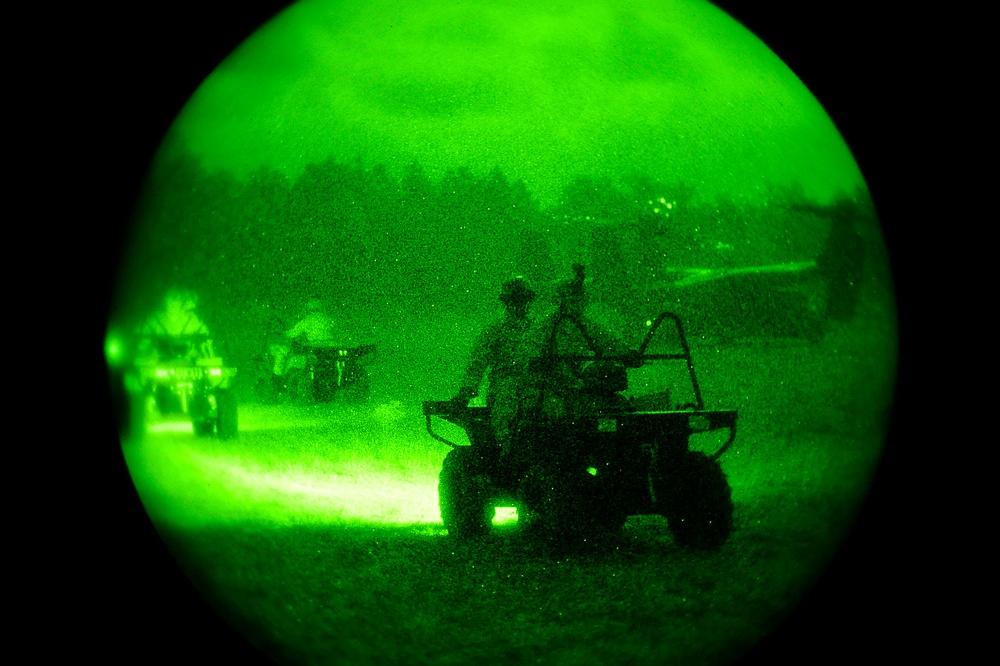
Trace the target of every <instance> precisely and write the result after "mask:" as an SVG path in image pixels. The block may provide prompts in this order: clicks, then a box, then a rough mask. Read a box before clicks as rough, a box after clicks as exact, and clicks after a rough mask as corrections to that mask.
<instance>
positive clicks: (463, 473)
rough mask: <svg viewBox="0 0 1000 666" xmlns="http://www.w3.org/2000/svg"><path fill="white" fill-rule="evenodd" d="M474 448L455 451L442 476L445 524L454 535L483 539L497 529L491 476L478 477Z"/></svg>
mask: <svg viewBox="0 0 1000 666" xmlns="http://www.w3.org/2000/svg"><path fill="white" fill-rule="evenodd" d="M475 463H476V455H475V452H474V451H473V450H472V447H468V446H464V447H460V448H456V449H452V450H451V451H450V452H449V453H448V455H446V456H445V458H444V463H443V464H442V465H441V475H440V476H439V477H438V506H439V507H440V509H441V522H442V523H444V526H445V528H447V530H448V534H451V535H453V536H463V537H468V536H483V535H486V534H489V532H490V529H491V528H492V527H493V513H494V507H493V504H492V502H491V501H490V499H491V497H490V481H489V477H487V476H485V475H483V474H477V471H479V470H477V469H476V467H477V465H476V464H475Z"/></svg>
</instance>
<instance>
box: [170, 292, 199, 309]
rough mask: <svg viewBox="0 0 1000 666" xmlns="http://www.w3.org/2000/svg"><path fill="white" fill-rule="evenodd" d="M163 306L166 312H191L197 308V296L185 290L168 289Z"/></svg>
mask: <svg viewBox="0 0 1000 666" xmlns="http://www.w3.org/2000/svg"><path fill="white" fill-rule="evenodd" d="M163 304H164V307H165V308H166V309H167V310H174V311H178V312H193V311H194V310H195V309H197V307H198V295H197V294H195V293H194V292H193V291H190V290H187V289H170V290H169V291H168V292H167V295H166V296H165V297H164V299H163Z"/></svg>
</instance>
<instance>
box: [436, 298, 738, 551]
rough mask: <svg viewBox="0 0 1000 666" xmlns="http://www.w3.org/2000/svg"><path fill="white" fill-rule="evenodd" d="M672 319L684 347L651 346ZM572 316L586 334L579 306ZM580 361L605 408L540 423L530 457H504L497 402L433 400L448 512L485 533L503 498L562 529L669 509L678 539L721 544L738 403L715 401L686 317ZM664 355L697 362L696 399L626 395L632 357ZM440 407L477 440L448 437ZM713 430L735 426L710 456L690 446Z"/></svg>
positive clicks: (538, 526) (456, 528)
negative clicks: (443, 447)
mask: <svg viewBox="0 0 1000 666" xmlns="http://www.w3.org/2000/svg"><path fill="white" fill-rule="evenodd" d="M667 321H669V322H671V323H673V324H674V325H675V327H676V334H677V339H678V341H679V345H678V346H679V347H680V350H679V351H678V352H676V353H665V354H653V353H648V348H649V345H650V342H651V341H652V340H653V339H654V336H656V334H657V333H658V331H659V329H660V328H661V324H663V323H664V322H667ZM563 323H565V324H566V326H567V327H568V328H573V327H574V326H575V327H576V328H578V330H579V331H580V332H581V333H582V332H583V328H582V326H581V325H580V323H579V321H576V320H574V318H573V317H571V316H566V317H565V321H564V322H563ZM584 337H586V336H584ZM637 359H638V361H639V363H636V362H635V361H636V360H637ZM549 360H550V361H551V360H559V359H558V358H556V359H549ZM572 360H574V361H582V362H583V367H584V373H583V374H582V376H581V378H582V379H583V389H582V391H583V392H585V393H587V394H588V395H589V396H593V397H594V398H595V399H596V403H595V404H598V405H600V407H598V408H597V409H596V410H595V411H594V413H593V414H592V416H588V417H587V418H583V419H578V420H577V422H575V423H574V424H573V425H572V426H566V425H565V424H563V425H561V426H558V427H553V426H552V425H547V424H546V423H545V422H544V420H543V419H538V420H536V421H534V422H532V421H529V422H528V425H527V427H526V428H523V429H522V434H521V437H523V438H526V440H527V441H526V442H525V444H527V446H525V447H524V449H525V450H528V451H530V452H531V454H530V456H529V458H530V459H529V460H527V461H524V462H523V464H510V463H509V462H508V461H506V460H504V459H503V457H502V456H501V450H500V447H499V445H498V444H497V442H496V440H495V438H494V436H493V432H492V428H491V425H490V418H489V413H488V409H487V408H486V407H477V406H468V405H464V404H460V403H458V402H455V401H450V400H449V401H428V402H424V403H423V411H424V415H425V418H426V422H427V430H428V433H429V434H430V435H431V436H432V437H434V438H435V439H437V440H438V441H441V442H444V443H445V444H448V445H449V446H451V447H452V451H450V452H449V453H448V455H447V456H446V457H445V460H444V463H443V465H442V469H441V474H440V477H439V485H438V494H439V505H440V509H441V519H442V522H443V523H444V526H445V527H446V528H447V529H448V532H449V534H452V535H458V536H477V535H485V534H487V533H488V532H489V531H490V529H491V528H492V520H493V515H494V512H495V508H496V507H498V506H503V507H510V506H513V507H516V508H517V512H518V522H519V523H520V522H522V521H524V523H526V526H527V527H528V528H529V529H532V530H538V531H540V532H542V533H545V534H547V535H549V536H552V537H556V538H562V537H574V536H580V535H585V534H593V533H595V532H597V533H600V532H604V533H608V532H614V531H617V530H620V529H621V527H622V526H623V525H624V523H625V520H626V519H627V517H628V516H632V515H642V514H659V515H662V516H665V517H666V519H667V523H668V526H669V529H670V531H671V533H672V534H673V537H674V540H675V541H676V542H677V543H678V544H680V545H682V546H687V547H692V548H699V549H706V550H715V549H718V548H720V547H722V545H723V544H725V542H726V541H727V540H728V538H729V534H730V531H731V529H732V524H733V502H732V491H731V488H730V485H729V483H728V481H727V479H726V477H725V474H724V472H723V471H722V467H721V465H720V464H719V458H720V457H721V456H722V455H723V453H725V451H726V450H727V449H728V448H729V447H730V446H731V445H732V443H733V440H734V439H735V437H736V417H737V413H736V411H735V410H709V409H705V406H704V404H703V402H702V398H701V390H700V387H699V385H698V380H697V377H696V375H695V370H694V363H693V361H692V358H691V352H690V348H689V347H688V344H687V340H686V338H685V336H684V330H683V327H682V325H681V321H680V319H679V318H678V317H677V316H676V315H674V314H673V313H670V312H664V313H662V314H661V315H660V316H659V317H657V319H656V320H655V321H654V322H651V327H650V330H649V332H648V333H647V335H646V337H645V339H644V340H643V343H642V345H641V346H640V348H639V350H638V354H637V357H635V358H624V357H611V356H607V355H604V356H600V355H598V354H597V353H596V352H595V353H592V354H591V355H590V357H589V359H588V358H579V357H576V356H574V357H573V358H572ZM654 361H684V362H686V364H687V375H688V377H689V379H690V382H691V389H692V393H693V395H694V402H688V403H685V404H675V403H673V402H672V400H671V398H670V392H660V393H656V394H652V395H648V396H626V395H625V392H626V391H627V389H628V381H629V374H628V372H629V367H635V366H636V365H646V364H648V363H650V362H654ZM432 417H438V418H442V419H444V420H446V421H449V422H451V423H454V424H456V425H459V426H461V427H462V428H464V429H465V431H466V433H467V434H468V438H469V442H470V445H469V446H460V445H458V444H455V443H454V442H451V441H449V440H447V439H445V438H444V437H442V436H440V435H439V434H438V433H436V432H435V431H434V428H433V421H432ZM714 430H728V437H727V439H726V441H725V443H723V444H722V445H721V447H720V448H719V449H718V450H717V451H715V452H714V453H713V454H711V455H707V454H705V453H702V452H700V451H693V450H691V449H690V446H689V439H690V437H691V435H693V434H696V433H702V432H709V431H714Z"/></svg>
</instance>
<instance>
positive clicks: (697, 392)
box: [639, 312, 705, 410]
mask: <svg viewBox="0 0 1000 666" xmlns="http://www.w3.org/2000/svg"><path fill="white" fill-rule="evenodd" d="M668 317H669V318H670V319H672V320H673V322H674V324H675V325H676V326H677V335H678V337H679V338H680V341H681V349H683V350H684V353H682V354H648V355H647V354H646V347H648V346H649V343H650V341H651V340H652V339H653V335H655V334H656V330H657V329H658V328H659V327H660V324H661V323H663V320H664V319H666V318H668ZM639 356H640V357H641V358H643V359H649V360H651V361H652V360H660V359H662V360H671V361H673V360H681V359H683V360H684V361H686V362H687V368H688V374H689V375H690V376H691V386H692V387H693V388H694V398H695V401H696V403H695V404H696V408H697V409H699V410H703V409H705V403H704V402H703V401H702V399H701V388H700V387H699V386H698V377H696V376H695V374H694V361H692V360H691V348H690V347H689V346H688V343H687V337H686V336H685V335H684V326H683V325H682V324H681V319H680V317H678V316H677V315H675V314H674V313H673V312H663V313H661V314H660V316H659V317H657V318H656V321H654V322H653V324H652V326H650V327H649V332H647V333H646V337H645V338H644V339H643V341H642V344H641V345H639Z"/></svg>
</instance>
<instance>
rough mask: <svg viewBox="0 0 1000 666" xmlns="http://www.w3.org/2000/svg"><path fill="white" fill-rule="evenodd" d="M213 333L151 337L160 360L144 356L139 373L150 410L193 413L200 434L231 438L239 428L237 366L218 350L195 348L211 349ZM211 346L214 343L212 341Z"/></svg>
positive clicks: (167, 413)
mask: <svg viewBox="0 0 1000 666" xmlns="http://www.w3.org/2000/svg"><path fill="white" fill-rule="evenodd" d="M207 339H208V338H207V336H173V337H167V336H163V337H158V338H150V339H149V341H150V342H151V343H152V346H153V348H154V349H155V350H156V354H155V356H154V357H153V358H155V360H139V361H137V362H136V372H137V375H138V379H139V386H140V387H141V388H140V390H141V392H142V394H143V395H144V396H145V401H146V403H147V412H154V413H155V412H158V413H159V414H160V415H162V416H166V415H177V414H182V415H186V416H188V417H190V419H191V426H192V429H193V430H194V433H195V434H196V435H198V436H202V437H205V436H210V435H213V434H215V435H218V436H219V437H220V438H221V439H231V438H234V437H236V436H237V434H238V432H239V424H238V407H237V401H236V394H235V392H234V391H233V385H234V383H235V381H236V368H231V367H227V366H226V365H225V364H224V363H223V361H222V359H221V358H218V357H216V356H214V355H211V356H207V355H200V354H197V353H192V350H194V349H200V348H206V345H205V342H206V341H207ZM208 348H210V346H208Z"/></svg>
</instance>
